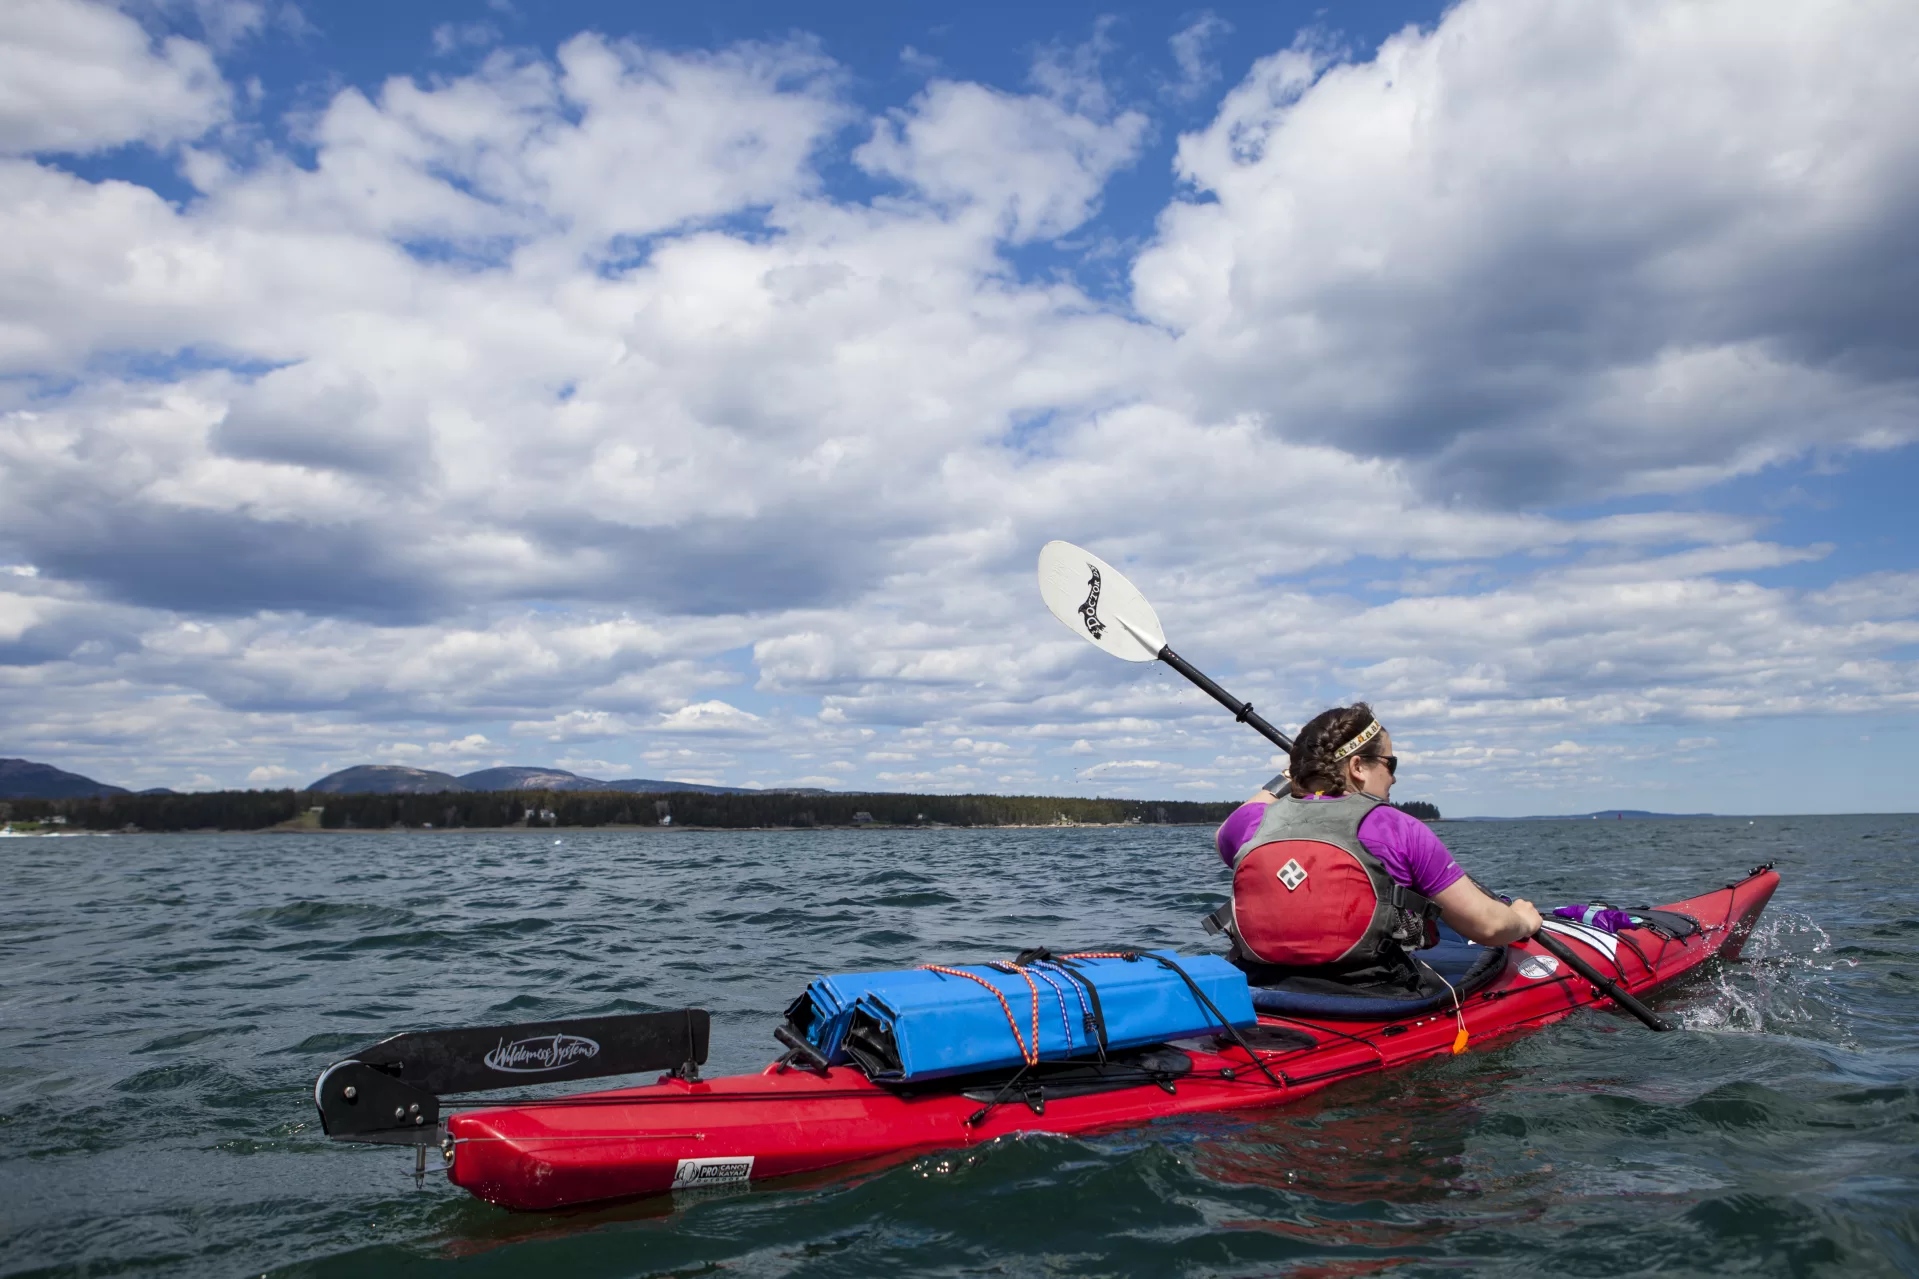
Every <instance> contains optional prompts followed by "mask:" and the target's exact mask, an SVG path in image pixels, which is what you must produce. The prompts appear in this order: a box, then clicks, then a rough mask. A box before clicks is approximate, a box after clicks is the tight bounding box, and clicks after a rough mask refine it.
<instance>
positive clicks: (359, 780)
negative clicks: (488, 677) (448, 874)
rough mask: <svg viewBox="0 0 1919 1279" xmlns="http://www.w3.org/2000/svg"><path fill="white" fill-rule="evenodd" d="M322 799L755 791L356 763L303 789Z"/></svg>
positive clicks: (555, 772)
mask: <svg viewBox="0 0 1919 1279" xmlns="http://www.w3.org/2000/svg"><path fill="white" fill-rule="evenodd" d="M307 789H308V790H309V791H315V792H318V793H320V794H326V795H431V794H439V793H445V792H462V791H503V790H557V791H607V790H614V791H627V792H630V793H632V794H636V795H664V794H669V793H671V792H674V791H682V792H684V791H692V792H695V793H697V794H701V795H750V794H755V793H757V792H755V791H753V790H752V789H751V788H750V787H745V786H709V785H707V784H705V783H703V782H675V781H668V780H665V779H661V778H652V777H622V778H618V779H616V780H614V781H601V780H600V779H599V778H597V777H582V776H580V775H579V774H578V773H569V772H568V771H566V770H565V769H563V768H531V767H525V766H519V765H502V766H501V767H498V768H482V769H480V770H479V771H478V772H473V773H466V774H464V775H462V776H459V777H455V776H454V775H453V774H451V773H441V772H436V771H434V770H433V769H429V768H409V767H408V766H406V765H404V764H356V765H354V766H353V767H352V768H343V769H341V770H339V771H338V772H336V773H328V774H327V775H326V776H325V777H322V778H321V779H320V780H319V781H317V782H315V783H313V784H312V785H311V786H309V787H307ZM786 793H790V794H824V793H825V792H823V791H815V790H808V789H796V790H790V791H787V792H786Z"/></svg>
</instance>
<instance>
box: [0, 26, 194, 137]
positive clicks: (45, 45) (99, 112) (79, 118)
mask: <svg viewBox="0 0 1919 1279" xmlns="http://www.w3.org/2000/svg"><path fill="white" fill-rule="evenodd" d="M227 96H228V95H227V87H226V82H225V81H224V80H223V79H222V78H221V76H220V72H219V68H218V67H216V66H215V65H214V62H213V55H212V54H211V53H209V52H208V51H207V49H206V46H204V45H201V44H197V43H195V42H194V41H191V40H187V39H184V38H182V37H180V36H168V37H167V38H166V39H164V40H160V41H151V40H149V39H148V38H147V34H146V32H145V31H143V30H141V28H140V24H139V23H137V22H135V21H134V20H133V19H132V18H129V17H127V16H126V15H125V14H123V13H120V12H119V11H118V10H116V9H114V8H112V7H111V6H109V5H105V4H93V3H87V2H86V0H7V3H6V4H4V5H0V151H4V152H12V153H16V154H18V153H22V152H38V151H79V152H88V151H96V150H99V149H101V148H104V147H113V146H118V145H120V144H121V143H125V142H145V143H148V144H150V145H154V146H162V145H165V144H167V143H171V142H178V141H185V140H189V139H192V138H196V137H199V136H200V135H201V134H203V133H205V132H206V131H207V130H208V129H209V128H211V127H212V126H213V125H215V124H218V123H219V122H220V121H221V120H223V119H224V118H225V116H226V110H227Z"/></svg>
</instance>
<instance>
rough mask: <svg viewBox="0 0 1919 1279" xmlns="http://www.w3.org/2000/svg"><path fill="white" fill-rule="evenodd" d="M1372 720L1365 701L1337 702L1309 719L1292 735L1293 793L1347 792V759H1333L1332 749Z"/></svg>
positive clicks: (1358, 733) (1343, 743)
mask: <svg viewBox="0 0 1919 1279" xmlns="http://www.w3.org/2000/svg"><path fill="white" fill-rule="evenodd" d="M1372 722H1373V708H1372V707H1370V706H1368V705H1367V704H1366V703H1364V702H1354V703H1353V704H1352V705H1351V706H1335V707H1333V708H1332V709H1331V710H1329V711H1321V712H1320V713H1319V714H1317V715H1315V716H1313V718H1312V719H1310V720H1308V721H1307V723H1306V727H1304V728H1302V729H1300V730H1299V736H1297V737H1295V738H1294V739H1293V756H1292V770H1291V771H1292V778H1293V795H1294V797H1295V798H1304V797H1305V796H1307V795H1344V794H1345V793H1346V769H1345V762H1346V761H1345V760H1340V761H1339V762H1338V763H1334V762H1333V752H1334V751H1336V750H1338V749H1339V748H1340V747H1342V746H1344V745H1345V744H1346V743H1347V742H1350V741H1352V740H1353V738H1355V737H1358V736H1359V735H1360V734H1361V733H1362V732H1364V731H1365V729H1366V726H1367V725H1368V724H1370V723H1372Z"/></svg>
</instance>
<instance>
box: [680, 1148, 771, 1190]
mask: <svg viewBox="0 0 1919 1279" xmlns="http://www.w3.org/2000/svg"><path fill="white" fill-rule="evenodd" d="M756 1157H757V1156H754V1155H723V1156H718V1157H708V1158H705V1159H682V1160H680V1164H679V1167H677V1168H675V1169H674V1170H673V1189H675V1190H698V1189H701V1188H702V1187H705V1186H727V1185H737V1184H739V1183H740V1182H743V1181H748V1180H750V1179H751V1178H752V1176H753V1160H754V1159H755V1158H756Z"/></svg>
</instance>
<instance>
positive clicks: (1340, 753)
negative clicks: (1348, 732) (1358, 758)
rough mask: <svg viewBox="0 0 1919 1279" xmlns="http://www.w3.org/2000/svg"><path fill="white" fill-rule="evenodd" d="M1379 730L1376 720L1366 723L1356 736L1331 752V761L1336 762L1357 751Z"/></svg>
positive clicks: (1375, 735) (1376, 735)
mask: <svg viewBox="0 0 1919 1279" xmlns="http://www.w3.org/2000/svg"><path fill="white" fill-rule="evenodd" d="M1379 732H1380V729H1379V721H1378V720H1374V721H1373V722H1372V723H1370V724H1368V725H1366V727H1365V728H1363V729H1361V730H1360V731H1359V736H1358V737H1355V738H1353V740H1352V741H1350V742H1347V743H1346V744H1345V745H1344V746H1342V747H1340V748H1339V749H1338V750H1336V751H1334V752H1333V763H1335V764H1337V763H1338V762H1339V761H1340V760H1342V759H1345V758H1346V757H1347V756H1348V755H1351V754H1352V753H1353V752H1354V751H1357V750H1358V749H1359V748H1360V747H1362V746H1364V745H1365V744H1366V743H1367V742H1370V741H1372V740H1373V738H1375V737H1378V736H1379Z"/></svg>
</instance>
